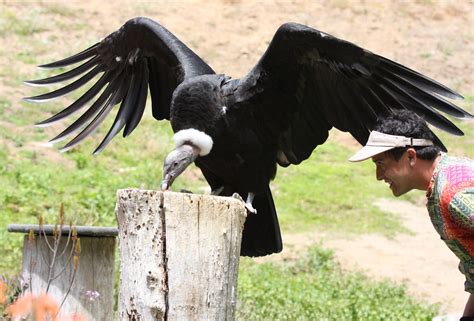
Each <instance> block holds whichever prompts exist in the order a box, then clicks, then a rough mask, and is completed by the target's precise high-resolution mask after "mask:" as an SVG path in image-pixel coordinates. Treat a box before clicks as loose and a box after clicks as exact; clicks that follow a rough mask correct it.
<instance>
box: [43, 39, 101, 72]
mask: <svg viewBox="0 0 474 321" xmlns="http://www.w3.org/2000/svg"><path fill="white" fill-rule="evenodd" d="M99 44H100V42H98V43H96V44H94V45H92V46H90V47H89V48H87V49H85V50H83V51H81V52H79V53H77V54H75V55H72V56H69V57H67V58H64V59H61V60H58V61H53V62H50V63H47V64H43V65H39V66H38V68H41V69H53V68H60V67H66V66H69V65H72V64H75V63H77V62H80V61H83V60H85V59H87V58H90V57H92V56H94V55H96V54H97V50H96V48H97V46H99Z"/></svg>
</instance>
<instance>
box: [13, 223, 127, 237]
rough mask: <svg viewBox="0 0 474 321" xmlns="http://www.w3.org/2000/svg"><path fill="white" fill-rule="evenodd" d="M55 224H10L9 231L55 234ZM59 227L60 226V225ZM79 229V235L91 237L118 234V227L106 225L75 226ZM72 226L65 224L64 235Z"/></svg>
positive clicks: (62, 230)
mask: <svg viewBox="0 0 474 321" xmlns="http://www.w3.org/2000/svg"><path fill="white" fill-rule="evenodd" d="M54 227H55V225H49V224H45V225H43V226H42V227H41V228H40V226H39V225H38V224H9V225H8V232H13V233H25V234H27V233H29V232H30V231H31V230H32V231H33V232H34V233H35V234H39V233H40V232H43V231H44V233H45V234H46V235H53V232H54ZM58 227H59V226H58ZM73 227H74V228H75V229H76V231H77V236H91V237H115V236H117V234H118V229H117V228H116V227H104V226H73ZM70 229H71V227H70V226H69V225H63V227H62V229H61V232H62V234H63V235H67V234H69V231H70Z"/></svg>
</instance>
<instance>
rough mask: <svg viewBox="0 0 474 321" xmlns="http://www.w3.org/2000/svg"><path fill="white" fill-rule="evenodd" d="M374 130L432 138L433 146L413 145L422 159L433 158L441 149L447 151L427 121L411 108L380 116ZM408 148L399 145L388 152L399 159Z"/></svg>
mask: <svg viewBox="0 0 474 321" xmlns="http://www.w3.org/2000/svg"><path fill="white" fill-rule="evenodd" d="M374 130H376V131H378V132H381V133H385V134H390V135H399V136H406V137H412V138H422V139H428V140H431V141H432V142H433V143H434V145H432V146H417V147H413V148H414V149H415V150H416V155H417V157H419V158H421V159H425V160H432V159H434V158H435V157H436V156H437V155H438V154H439V153H440V152H441V151H443V150H444V151H446V148H445V147H444V146H443V145H442V143H441V141H440V140H439V138H438V137H436V135H435V134H434V133H433V132H432V131H431V130H430V128H429V127H428V125H427V124H426V121H425V120H424V119H423V118H421V117H420V116H418V115H417V114H415V113H414V112H412V111H410V110H395V111H394V112H393V114H390V115H388V116H386V117H381V118H379V119H378V120H377V124H376V126H375V128H374ZM407 148H409V147H397V148H394V149H391V150H389V151H387V152H386V153H388V154H389V155H391V156H392V157H393V158H394V159H395V160H396V161H398V160H399V159H400V158H401V157H402V155H403V153H404V152H405V151H406V150H407Z"/></svg>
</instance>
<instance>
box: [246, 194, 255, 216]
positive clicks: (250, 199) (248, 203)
mask: <svg viewBox="0 0 474 321" xmlns="http://www.w3.org/2000/svg"><path fill="white" fill-rule="evenodd" d="M254 197H255V194H254V193H250V192H249V193H248V195H247V200H246V201H245V208H246V209H247V211H249V212H250V213H252V214H257V210H256V209H255V208H254V207H253V205H252V203H253V199H254Z"/></svg>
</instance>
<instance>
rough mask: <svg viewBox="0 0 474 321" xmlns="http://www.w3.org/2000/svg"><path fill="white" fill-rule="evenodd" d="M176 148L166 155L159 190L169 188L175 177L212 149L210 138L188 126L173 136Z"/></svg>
mask: <svg viewBox="0 0 474 321" xmlns="http://www.w3.org/2000/svg"><path fill="white" fill-rule="evenodd" d="M173 140H174V143H175V145H176V148H175V149H174V150H172V151H171V152H170V153H169V154H168V156H166V159H165V163H164V165H163V181H162V182H161V190H168V189H170V187H171V185H172V184H173V182H174V180H175V179H176V177H178V176H179V175H181V173H182V172H184V170H185V169H186V168H187V167H188V166H189V165H190V164H191V163H192V162H194V161H195V160H196V158H197V157H198V156H206V155H207V154H209V153H210V152H211V149H212V144H213V141H212V138H211V136H209V135H207V134H206V133H204V132H202V131H199V130H197V129H193V128H189V129H183V130H180V131H179V132H177V133H176V134H175V135H174V137H173Z"/></svg>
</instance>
